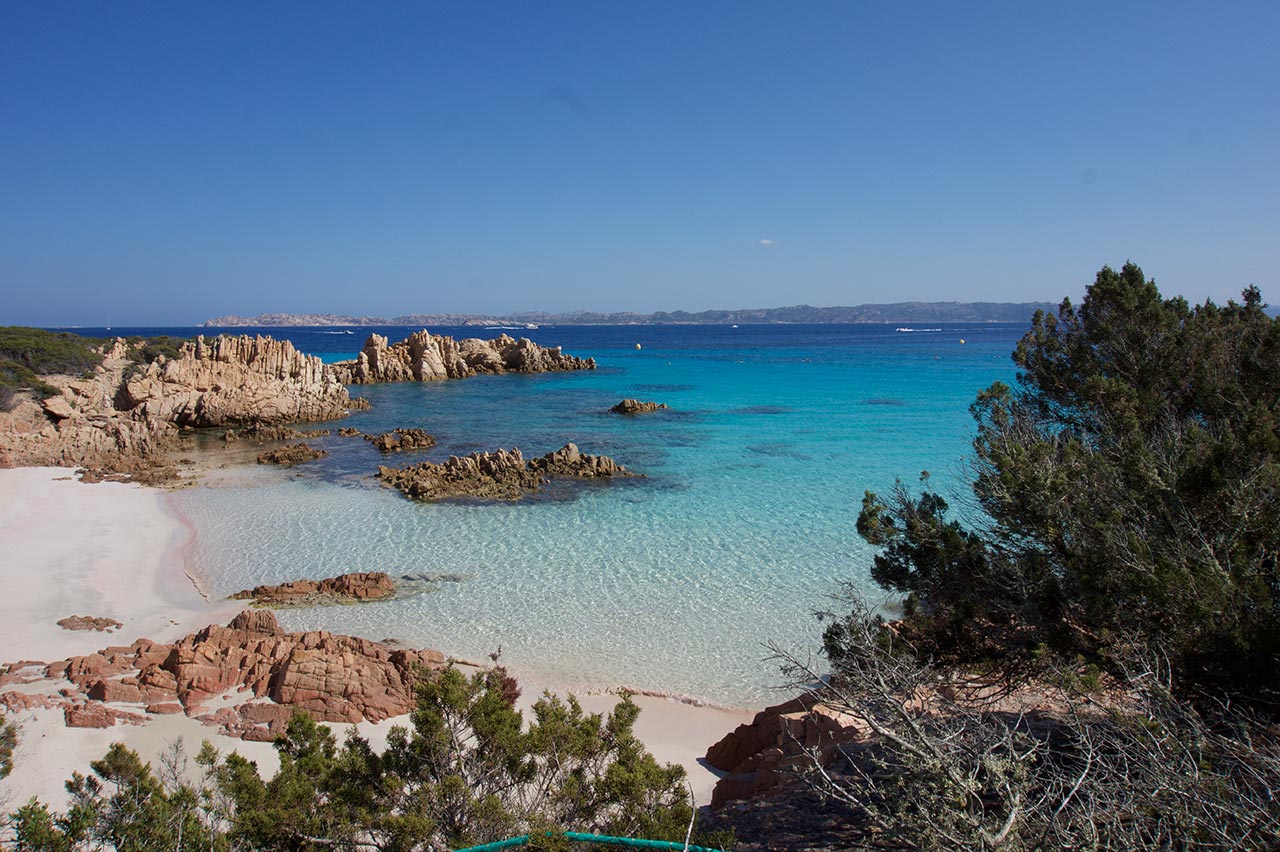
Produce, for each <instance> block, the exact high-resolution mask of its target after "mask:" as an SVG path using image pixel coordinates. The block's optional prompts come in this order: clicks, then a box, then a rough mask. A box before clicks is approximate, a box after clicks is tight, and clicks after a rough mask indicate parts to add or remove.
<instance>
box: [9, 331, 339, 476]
mask: <svg viewBox="0 0 1280 852" xmlns="http://www.w3.org/2000/svg"><path fill="white" fill-rule="evenodd" d="M141 345H143V344H141V343H137V342H134V343H129V342H127V341H125V340H124V339H122V338H117V339H116V340H114V341H112V342H111V343H110V344H109V345H107V346H106V347H105V349H104V351H103V360H102V364H101V365H100V366H98V367H97V368H95V370H94V372H93V373H92V374H90V375H87V376H45V377H43V381H45V382H46V383H47V384H49V385H50V386H52V387H53V388H54V389H55V390H57V393H56V394H54V395H53V396H51V397H49V398H48V399H45V400H42V401H36V400H34V399H32V398H30V397H28V396H22V397H20V398H19V399H18V400H17V404H16V405H14V406H13V408H12V410H10V411H7V412H0V467H13V466H18V465H55V466H67V467H70V466H83V467H90V468H97V469H101V470H103V471H106V472H109V473H127V474H131V473H140V472H144V471H154V470H155V469H156V468H158V467H162V466H163V465H164V464H165V459H166V454H167V452H168V451H170V450H171V449H173V447H174V446H175V445H176V440H175V439H176V436H177V434H178V429H179V428H182V427H201V426H238V425H243V424H259V425H271V424H280V423H284V422H289V421H297V420H327V419H331V418H335V417H341V416H343V415H344V414H345V413H346V412H347V410H348V409H349V408H350V406H351V400H350V398H349V396H348V394H347V389H346V387H345V386H344V385H343V384H342V382H341V381H339V380H338V378H337V377H336V376H335V374H334V372H333V371H332V370H331V369H329V367H328V366H327V365H325V364H324V363H322V362H321V361H320V359H319V358H317V357H314V356H310V355H304V354H302V353H300V352H298V351H297V350H295V349H294V348H293V344H291V343H289V342H288V341H284V340H272V339H271V338H270V337H247V336H242V337H217V338H213V339H211V340H206V339H204V338H203V337H200V338H197V339H196V340H195V341H193V342H189V343H187V344H185V345H184V346H183V347H182V348H181V350H180V355H179V357H177V358H173V359H166V358H165V357H164V356H163V355H161V356H159V357H157V358H156V360H154V361H153V362H151V363H149V364H147V365H145V366H144V365H140V364H138V363H136V360H135V357H134V356H135V355H136V353H137V352H138V351H139V348H138V347H140V346H141ZM236 437H240V435H239V434H238V435H237V436H236Z"/></svg>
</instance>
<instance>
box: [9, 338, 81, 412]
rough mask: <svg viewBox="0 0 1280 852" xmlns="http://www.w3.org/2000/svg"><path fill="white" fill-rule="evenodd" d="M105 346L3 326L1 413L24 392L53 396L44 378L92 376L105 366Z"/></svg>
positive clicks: (53, 391) (52, 391)
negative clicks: (53, 376) (100, 365)
mask: <svg viewBox="0 0 1280 852" xmlns="http://www.w3.org/2000/svg"><path fill="white" fill-rule="evenodd" d="M102 343H103V341H101V340H96V339H94V338H91V337H81V336H79V335H77V334H71V333H70V332H66V331H45V330H43V329H39V328H26V327H23V326H0V411H7V410H9V409H10V408H11V407H12V406H13V403H14V399H15V394H16V393H17V392H18V391H19V390H22V389H29V390H32V391H34V392H35V394H36V395H37V396H38V397H41V398H43V397H48V396H52V395H53V394H54V393H55V392H56V391H55V390H54V388H53V387H52V386H50V385H49V384H47V383H46V382H44V381H42V380H41V379H40V377H41V376H48V375H54V374H57V375H69V376H83V375H87V374H89V373H92V372H93V369H94V368H95V367H96V366H98V365H99V364H101V363H102V353H101V352H99V351H97V348H98V347H100V346H101V345H102Z"/></svg>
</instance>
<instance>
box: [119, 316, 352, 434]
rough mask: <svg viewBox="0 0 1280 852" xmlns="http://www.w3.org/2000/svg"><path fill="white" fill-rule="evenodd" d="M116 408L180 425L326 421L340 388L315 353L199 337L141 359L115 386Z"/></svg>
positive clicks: (343, 405) (283, 344)
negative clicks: (168, 357)
mask: <svg viewBox="0 0 1280 852" xmlns="http://www.w3.org/2000/svg"><path fill="white" fill-rule="evenodd" d="M120 396H121V402H122V403H123V405H122V407H123V408H127V409H128V410H129V411H130V412H131V413H133V415H134V417H135V419H137V418H138V417H155V418H157V419H159V420H163V421H165V422H168V423H174V424H176V425H179V426H222V425H225V424H237V423H284V422H293V421H300V420H332V419H334V418H337V417H342V416H344V415H345V414H346V413H347V410H348V408H349V407H350V402H351V399H350V397H349V395H348V394H347V389H346V387H345V386H344V385H343V384H342V382H341V381H339V379H338V378H337V376H336V375H335V373H334V372H333V371H332V370H331V369H329V368H328V367H327V366H326V365H325V364H324V362H322V361H321V360H320V358H318V357H317V356H315V355H304V354H303V353H301V352H299V351H298V350H296V349H294V348H293V344H292V343H290V342H289V341H288V340H273V339H272V338H270V337H262V336H257V337H249V336H248V335H241V336H240V337H230V336H225V335H224V336H220V337H215V338H213V339H211V340H206V339H205V338H204V337H203V336H202V337H197V338H196V339H195V341H194V342H191V343H187V344H185V345H184V346H183V348H182V355H181V357H179V358H176V359H174V360H172V361H164V360H163V359H160V360H157V361H156V362H154V363H152V364H149V365H147V367H146V369H144V370H143V371H142V372H141V373H140V374H138V375H135V376H132V377H130V378H129V380H128V381H127V382H125V384H124V387H123V388H122V389H121V393H120Z"/></svg>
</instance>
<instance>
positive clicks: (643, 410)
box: [609, 399, 667, 414]
mask: <svg viewBox="0 0 1280 852" xmlns="http://www.w3.org/2000/svg"><path fill="white" fill-rule="evenodd" d="M666 408H667V404H666V403H665V402H641V401H640V400H638V399H624V400H623V401H622V402H620V403H618V404H617V405H615V406H614V407H613V408H610V409H609V411H610V412H611V413H613V414H649V413H650V412H653V411H664V410H666Z"/></svg>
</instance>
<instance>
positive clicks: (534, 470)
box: [378, 444, 635, 501]
mask: <svg viewBox="0 0 1280 852" xmlns="http://www.w3.org/2000/svg"><path fill="white" fill-rule="evenodd" d="M634 475H635V474H633V473H631V472H630V471H628V470H627V469H626V468H625V467H623V466H622V465H620V464H618V463H617V462H616V461H614V460H613V459H611V458H609V457H608V456H592V455H587V454H585V453H582V452H580V451H579V450H578V448H577V446H575V445H574V444H566V445H565V446H563V447H561V448H560V449H558V450H556V451H555V452H553V453H547V454H546V455H545V456H542V457H540V458H536V459H531V460H529V461H526V460H525V458H524V456H523V455H522V454H521V453H520V451H519V450H494V451H493V452H488V453H472V454H470V455H467V456H462V457H458V456H450V457H449V459H448V460H447V461H443V462H423V463H422V464H416V465H413V466H412V467H406V468H392V467H386V466H379V467H378V479H380V480H382V481H383V482H385V483H386V484H387V485H390V486H392V487H393V488H396V489H398V490H399V491H400V492H401V493H402V494H404V495H405V496H406V497H408V498H409V499H411V500H424V501H437V500H457V499H475V500H520V499H522V498H524V497H526V496H528V495H530V494H533V493H535V492H536V491H537V490H538V489H539V488H541V487H542V486H543V485H545V484H547V483H548V482H549V481H550V480H551V478H552V477H565V478H576V479H596V478H609V477H624V476H634Z"/></svg>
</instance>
